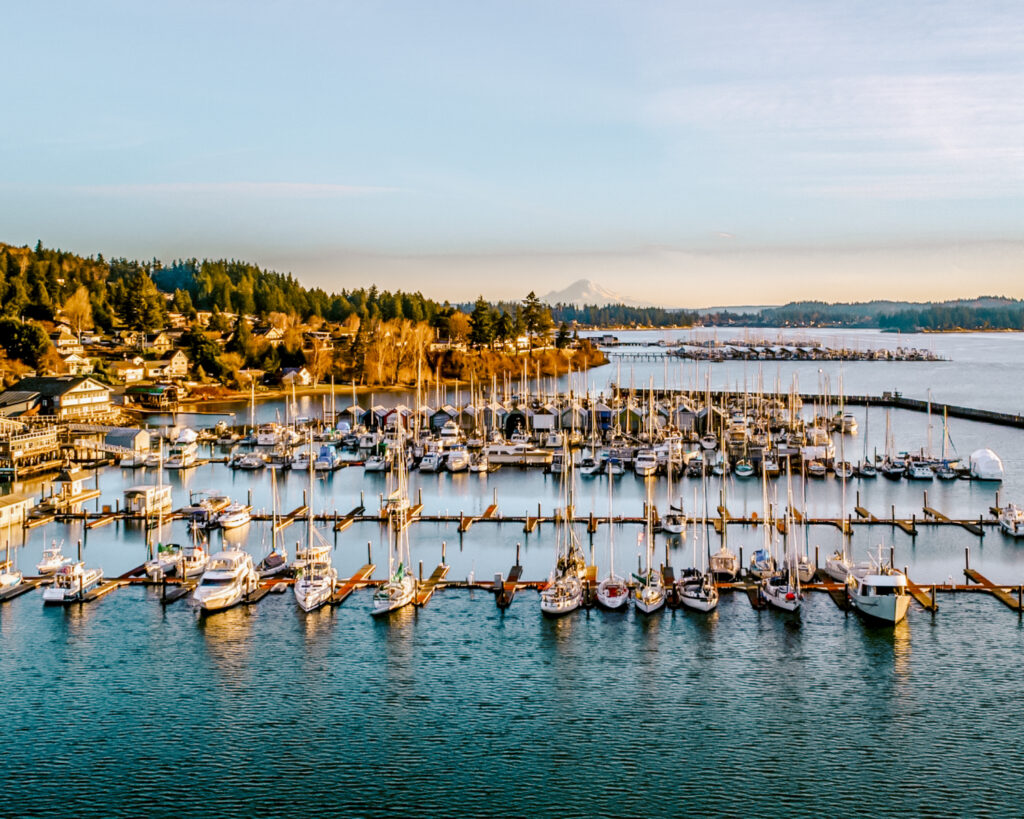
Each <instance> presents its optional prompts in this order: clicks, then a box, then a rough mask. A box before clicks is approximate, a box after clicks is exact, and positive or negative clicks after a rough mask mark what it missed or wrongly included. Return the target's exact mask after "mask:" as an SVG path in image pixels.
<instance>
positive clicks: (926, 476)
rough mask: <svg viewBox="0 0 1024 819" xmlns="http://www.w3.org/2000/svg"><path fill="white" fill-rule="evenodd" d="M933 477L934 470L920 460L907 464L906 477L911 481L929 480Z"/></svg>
mask: <svg viewBox="0 0 1024 819" xmlns="http://www.w3.org/2000/svg"><path fill="white" fill-rule="evenodd" d="M934 477H935V472H934V470H933V469H932V468H931V466H929V465H928V464H926V463H923V462H922V461H912V462H911V463H910V464H909V465H908V466H907V478H908V479H909V480H912V481H930V480H932V479H933V478H934Z"/></svg>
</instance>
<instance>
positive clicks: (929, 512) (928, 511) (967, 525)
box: [924, 506, 985, 537]
mask: <svg viewBox="0 0 1024 819" xmlns="http://www.w3.org/2000/svg"><path fill="white" fill-rule="evenodd" d="M924 515H925V517H926V518H931V519H932V520H934V521H939V522H940V523H954V524H956V525H957V526H963V527H964V529H966V530H967V531H968V532H970V533H971V534H972V535H976V536H978V537H985V530H984V529H982V528H981V526H980V525H978V524H977V523H974V522H973V521H969V520H953V519H952V518H949V517H946V516H945V515H944V514H942V512H940V511H939V510H938V509H935V508H933V507H931V506H925V507H924Z"/></svg>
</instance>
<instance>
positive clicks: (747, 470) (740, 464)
mask: <svg viewBox="0 0 1024 819" xmlns="http://www.w3.org/2000/svg"><path fill="white" fill-rule="evenodd" d="M732 471H733V474H734V475H735V476H736V477H737V478H743V479H746V478H749V477H752V476H753V474H754V465H753V464H752V463H751V462H750V461H748V460H747V459H746V458H744V459H743V460H740V461H737V462H736V465H735V466H734V467H733V468H732Z"/></svg>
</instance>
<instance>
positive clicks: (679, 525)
mask: <svg viewBox="0 0 1024 819" xmlns="http://www.w3.org/2000/svg"><path fill="white" fill-rule="evenodd" d="M672 471H673V470H672V451H671V449H670V450H669V455H668V465H667V468H666V470H665V472H666V474H667V476H668V491H667V493H666V496H667V500H668V512H667V513H666V514H665V517H663V518H662V519H661V528H662V529H663V530H664V531H666V532H668V533H669V534H670V535H681V536H682V537H683V538H685V537H686V514H685V513H684V512H683V499H682V497H680V498H679V505H678V506H673V505H672Z"/></svg>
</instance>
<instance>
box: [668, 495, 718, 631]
mask: <svg viewBox="0 0 1024 819" xmlns="http://www.w3.org/2000/svg"><path fill="white" fill-rule="evenodd" d="M701 483H702V484H703V490H704V514H703V517H702V519H701V540H702V541H703V544H704V549H703V550H702V553H701V567H700V569H699V570H697V569H696V566H697V538H696V537H695V538H694V539H693V565H694V570H693V571H692V572H689V573H688V574H686V575H684V576H683V577H682V578H680V580H679V581H678V582H677V583H676V592H677V594H678V596H679V602H680V603H682V604H683V605H684V606H686V608H688V609H693V610H694V611H704V612H708V611H712V610H713V609H714V608H715V607H716V606H717V605H718V586H717V585H716V584H715V576H714V573H713V572H712V571H711V568H710V566H711V545H710V544H711V541H710V539H709V537H708V481H707V478H706V477H705V478H703V479H702V480H701Z"/></svg>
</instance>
